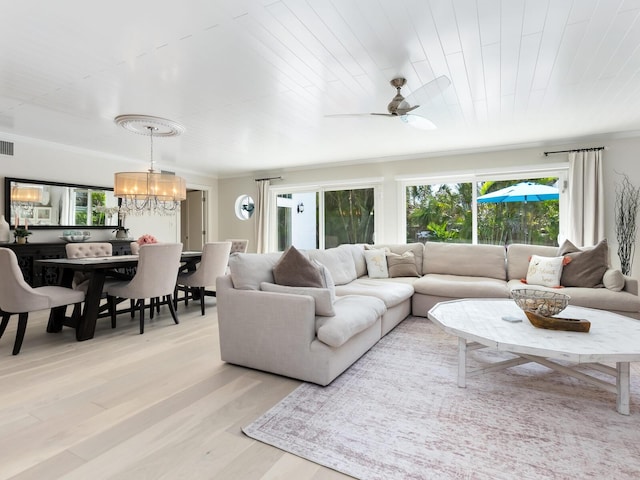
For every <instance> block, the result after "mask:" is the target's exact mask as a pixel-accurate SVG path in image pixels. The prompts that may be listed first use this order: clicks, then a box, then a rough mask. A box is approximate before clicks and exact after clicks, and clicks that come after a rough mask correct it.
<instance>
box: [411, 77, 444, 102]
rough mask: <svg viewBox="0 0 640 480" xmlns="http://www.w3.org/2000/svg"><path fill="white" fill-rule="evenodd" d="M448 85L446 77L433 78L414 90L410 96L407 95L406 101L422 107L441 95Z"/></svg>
mask: <svg viewBox="0 0 640 480" xmlns="http://www.w3.org/2000/svg"><path fill="white" fill-rule="evenodd" d="M450 85H451V80H449V77H447V76H446V75H440V76H439V77H438V78H435V79H434V80H431V81H430V82H428V83H425V84H424V85H422V86H421V87H420V88H418V89H416V90H414V91H413V92H412V93H411V94H410V95H407V98H406V100H407V101H408V102H409V103H412V104H416V105H418V106H424V105H426V104H427V103H429V102H430V101H431V100H433V99H434V98H436V97H437V96H439V95H442V93H444V91H445V90H446V89H447V88H449V86H450Z"/></svg>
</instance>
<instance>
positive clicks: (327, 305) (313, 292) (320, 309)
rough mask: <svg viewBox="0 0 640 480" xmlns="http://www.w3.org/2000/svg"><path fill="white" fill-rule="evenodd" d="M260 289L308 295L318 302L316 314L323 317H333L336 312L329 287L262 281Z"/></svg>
mask: <svg viewBox="0 0 640 480" xmlns="http://www.w3.org/2000/svg"><path fill="white" fill-rule="evenodd" d="M260 289H261V290H262V291H263V292H273V293H289V294H293V295H308V296H310V297H313V299H314V301H315V302H316V315H318V316H322V317H333V316H334V315H335V314H336V312H335V310H334V308H333V300H332V298H331V292H330V291H329V289H328V288H317V287H289V286H287V285H278V284H276V283H269V282H262V283H261V284H260Z"/></svg>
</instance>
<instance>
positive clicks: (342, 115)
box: [325, 113, 395, 118]
mask: <svg viewBox="0 0 640 480" xmlns="http://www.w3.org/2000/svg"><path fill="white" fill-rule="evenodd" d="M371 115H378V116H383V117H395V115H391V114H390V113H335V114H333V115H325V117H327V118H356V117H369V116H371Z"/></svg>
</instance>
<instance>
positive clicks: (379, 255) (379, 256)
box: [364, 249, 389, 278]
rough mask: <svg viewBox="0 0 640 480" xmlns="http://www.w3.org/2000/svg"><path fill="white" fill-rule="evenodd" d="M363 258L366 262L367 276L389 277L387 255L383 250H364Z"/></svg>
mask: <svg viewBox="0 0 640 480" xmlns="http://www.w3.org/2000/svg"><path fill="white" fill-rule="evenodd" d="M364 259H365V260H366V262H367V272H368V274H369V278H389V271H388V269H387V256H386V255H385V252H384V250H382V249H380V250H365V251H364Z"/></svg>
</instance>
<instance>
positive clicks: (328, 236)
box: [272, 186, 376, 251]
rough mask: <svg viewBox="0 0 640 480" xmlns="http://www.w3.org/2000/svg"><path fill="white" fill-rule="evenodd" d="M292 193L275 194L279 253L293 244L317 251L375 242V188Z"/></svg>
mask: <svg viewBox="0 0 640 480" xmlns="http://www.w3.org/2000/svg"><path fill="white" fill-rule="evenodd" d="M278 190H282V189H278ZM289 190H290V191H287V192H285V191H281V193H278V192H277V191H275V192H274V193H275V200H276V201H275V213H276V215H275V218H276V224H277V228H276V232H275V239H274V240H272V241H273V242H274V243H275V245H276V246H277V249H278V250H279V251H282V250H285V249H286V248H287V247H288V246H289V245H295V246H296V248H301V249H313V248H330V247H336V246H338V245H342V244H344V243H373V241H374V236H375V228H376V217H375V197H376V188H375V187H374V186H358V187H354V188H344V189H340V188H335V187H333V188H332V187H329V186H327V187H324V188H318V189H313V190H308V189H307V190H302V189H301V190H298V191H292V189H289Z"/></svg>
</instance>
